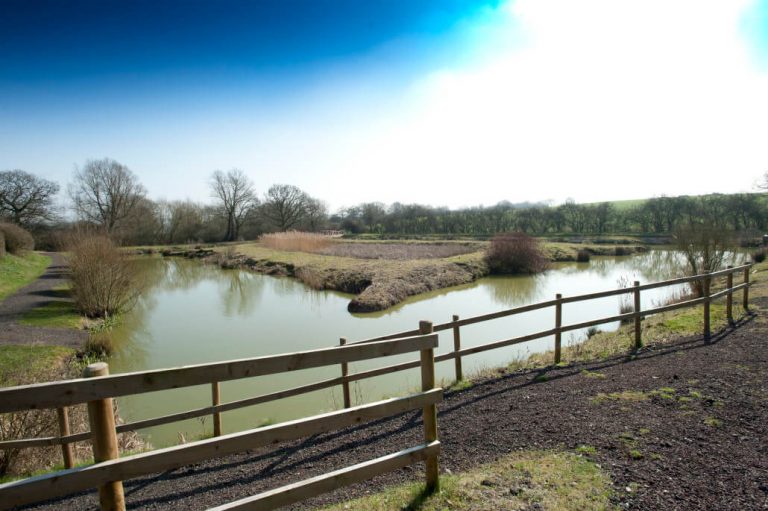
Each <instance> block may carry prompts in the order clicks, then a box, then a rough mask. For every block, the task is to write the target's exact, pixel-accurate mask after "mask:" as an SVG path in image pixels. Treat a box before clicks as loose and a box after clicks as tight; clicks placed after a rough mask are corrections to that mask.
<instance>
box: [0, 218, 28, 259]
mask: <svg viewBox="0 0 768 511" xmlns="http://www.w3.org/2000/svg"><path fill="white" fill-rule="evenodd" d="M2 239H4V240H5V241H4V246H3V248H2V250H0V253H3V252H8V253H10V254H13V255H19V254H23V253H24V252H28V251H30V250H32V249H34V248H35V240H34V239H33V238H32V235H31V234H29V232H28V231H27V230H25V229H22V228H21V227H19V226H18V225H16V224H9V223H7V222H0V240H2Z"/></svg>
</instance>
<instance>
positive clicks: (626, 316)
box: [0, 264, 751, 507]
mask: <svg viewBox="0 0 768 511" xmlns="http://www.w3.org/2000/svg"><path fill="white" fill-rule="evenodd" d="M750 269H751V264H745V265H741V266H738V267H728V268H727V269H725V270H721V271H717V272H711V273H706V274H701V275H696V276H692V277H682V278H677V279H671V280H666V281H662V282H656V283H651V284H645V285H640V283H639V282H637V281H636V282H634V285H633V286H632V287H628V288H621V289H615V290H609V291H602V292H597V293H590V294H583V295H577V296H570V297H563V296H562V295H560V294H558V295H556V297H555V299H554V300H548V301H544V302H539V303H535V304H530V305H525V306H522V307H516V308H512V309H507V310H503V311H499V312H494V313H489V314H482V315H479V316H474V317H470V318H465V319H460V318H459V316H458V315H454V316H453V318H452V321H449V322H446V323H441V324H437V325H434V326H432V324H431V323H429V322H423V324H420V325H419V328H418V329H415V330H408V331H404V332H397V333H394V334H389V335H384V336H380V337H375V338H371V339H363V340H359V341H355V342H347V340H346V339H344V338H342V339H341V340H340V346H338V347H333V348H325V349H321V350H313V351H308V352H298V353H291V354H285V355H277V356H268V357H256V358H250V359H243V360H234V361H229V362H220V363H213V364H199V365H193V366H186V367H180V368H174V369H160V370H151V371H140V372H134V373H125V374H119V375H113V376H97V377H95V378H84V379H79V380H69V381H63V382H51V383H41V384H34V385H26V386H20V387H11V388H6V389H0V413H12V412H18V411H23V410H32V409H39V408H54V409H56V410H57V413H58V415H59V426H60V431H59V433H60V434H59V436H56V437H45V438H27V439H17V440H8V441H3V442H0V449H20V448H28V447H40V446H56V445H59V446H62V456H63V459H64V464H65V466H66V467H67V468H71V467H72V464H73V459H72V458H73V457H72V452H71V445H70V444H72V443H73V442H80V441H88V440H94V439H95V438H96V437H97V436H98V435H99V434H100V433H99V432H98V431H96V428H95V427H94V426H92V431H90V432H85V433H78V434H71V433H70V431H69V424H68V407H70V406H72V405H74V404H79V403H86V402H102V401H103V400H107V399H111V398H113V397H120V396H125V395H131V394H139V393H145V392H153V391H157V390H165V389H173V388H179V387H186V386H194V385H203V384H205V385H210V389H211V406H206V407H202V408H197V409H193V410H188V411H185V412H180V413H174V414H169V415H165V416H162V417H155V418H151V419H145V420H139V421H135V422H131V423H127V424H119V425H117V426H115V425H109V424H107V425H106V426H105V427H104V428H103V429H106V430H108V431H110V432H111V434H112V435H114V434H116V433H124V432H128V431H134V430H138V429H142V428H147V427H150V426H155V425H160V424H168V423H172V422H177V421H181V420H185V419H189V418H194V417H204V416H212V417H213V420H214V438H213V439H212V440H213V441H215V439H217V438H229V437H230V436H231V435H225V436H221V431H222V427H221V423H222V417H221V414H222V413H223V412H226V411H229V410H235V409H238V408H243V407H247V406H253V405H257V404H260V403H266V402H269V401H275V400H279V399H284V398H287V397H290V396H296V395H300V394H305V393H308V392H313V391H316V390H320V389H324V388H330V387H337V386H341V387H342V390H343V395H344V407H345V409H347V410H358V411H359V410H363V409H365V408H364V407H365V406H369V405H364V407H363V408H361V407H352V406H351V398H350V395H351V392H350V387H349V385H350V383H352V382H355V381H360V380H364V379H368V378H373V377H376V376H381V375H384V374H390V373H394V372H398V371H404V370H407V369H412V368H416V367H422V384H423V389H424V390H425V391H427V390H428V389H427V387H425V386H424V385H426V384H424V381H429V375H428V374H427V375H425V374H424V371H425V369H424V367H425V360H424V354H423V353H424V350H426V349H427V348H423V347H422V348H420V349H421V350H422V359H421V360H413V361H409V362H403V363H398V364H394V365H390V366H385V367H379V368H376V369H370V370H366V371H361V372H358V373H352V374H350V373H349V366H348V364H349V363H350V362H355V361H360V360H367V359H374V358H379V357H384V356H390V355H396V354H403V353H408V352H411V351H417V350H414V349H411V348H412V343H413V342H416V341H418V340H419V339H421V340H423V339H432V338H434V339H435V346H433V347H432V348H429V350H430V352H431V353H432V355H431V357H432V360H433V362H435V363H436V362H443V361H448V360H454V365H455V376H456V379H457V380H461V379H463V377H464V375H463V374H462V363H461V361H462V357H465V356H468V355H472V354H475V353H481V352H484V351H488V350H493V349H498V348H502V347H505V346H511V345H515V344H521V343H524V342H528V341H531V340H535V339H540V338H545V337H550V336H554V343H555V344H554V360H553V361H554V363H559V362H560V359H561V352H562V350H561V338H562V334H563V333H564V332H569V331H574V330H580V329H583V328H587V327H592V326H596V325H601V324H605V323H613V322H616V321H627V322H633V323H634V341H633V345H632V346H631V347H632V348H638V347H640V346H641V345H642V336H641V328H640V326H641V319H642V318H643V317H646V316H649V315H652V314H658V313H661V312H666V311H670V310H674V309H679V308H684V307H693V306H696V305H700V304H703V305H704V308H703V328H702V330H703V335H704V336H705V337H706V338H708V337H709V336H710V329H711V327H710V305H711V303H712V301H714V300H716V299H719V298H722V297H725V298H726V315H727V318H728V322H729V323H730V324H733V295H734V293H736V292H737V291H740V290H742V291H743V298H742V306H743V308H744V310H748V306H749V286H750V282H749V272H750ZM737 273H743V279H744V281H743V283H741V284H738V285H734V284H733V280H734V279H733V276H734V274H737ZM722 277H725V279H726V282H725V288H724V289H722V290H720V291H718V292H716V293H711V287H712V282H713V280H714V279H717V278H722ZM697 281H701V282H702V286H701V288H702V291H703V292H702V296H700V297H699V298H695V299H690V300H685V301H682V302H678V303H672V304H669V305H663V306H659V307H654V308H650V309H646V310H641V307H640V303H641V301H640V296H641V293H642V291H644V290H649V289H655V288H659V287H668V286H677V285H680V284H688V283H691V282H697ZM623 295H631V296H632V297H633V298H634V300H633V305H634V307H633V310H632V311H631V312H627V313H622V314H618V315H614V316H609V317H604V318H599V319H594V320H590V321H584V322H580V323H574V324H568V325H563V324H562V312H563V308H564V305H567V304H571V303H577V302H583V301H588V300H594V299H599V298H604V297H610V296H623ZM548 307H554V309H555V310H554V315H553V328H551V329H547V330H544V331H539V332H536V333H532V334H528V335H523V336H518V337H514V338H511V339H502V340H497V341H493V342H489V343H486V344H482V345H479V346H473V347H469V348H462V347H461V327H463V326H467V325H472V324H476V323H482V322H486V321H492V320H494V319H499V318H504V317H508V316H513V315H517V314H522V313H524V312H529V311H534V310H539V309H544V308H548ZM425 329H426V330H425ZM445 330H452V331H453V341H454V342H453V351H452V352H449V353H445V354H442V355H439V356H434V353H433V351H432V350H433V349H434V347H436V346H437V341H436V338H437V337H436V335H433V334H432V333H433V332H440V331H445ZM425 333H429V334H430V335H428V336H426V337H425V336H424V335H425ZM413 336H416V337H413ZM409 337H413V339H408V338H409ZM414 339H415V341H414ZM366 347H368V348H366ZM331 359H333V360H335V361H334V362H329V360H331ZM334 364H338V365H339V366H340V375H339V376H338V377H335V378H330V379H326V380H321V381H317V382H313V383H310V384H305V385H301V386H297V387H293V388H289V389H285V390H280V391H277V392H272V393H270V394H264V395H260V396H254V397H250V398H246V399H241V400H237V401H231V402H227V403H222V402H221V393H220V383H221V382H223V381H228V380H234V379H242V378H252V377H257V376H262V375H266V374H276V373H278V372H281V371H289V370H291V371H292V370H296V369H300V368H302V369H303V368H311V367H321V366H327V365H334ZM425 378H426V379H425ZM431 379H432V381H433V383H432V386H434V367H433V369H432V376H431ZM420 403H421V404H420V405H419V406H421V405H423V406H424V407H425V410H426V406H434V403H430V404H428V405H427V404H424V403H423V402H420ZM374 405H376V403H374ZM366 410H367V409H366ZM387 410H391V408H387ZM90 411H91V410H90V407H89V412H90ZM369 411H370V410H369ZM94 413H96V412H95V411H94ZM333 413H336V412H332V414H333ZM332 414H331V415H332ZM426 414H427V412H426V411H425V418H427V417H426ZM102 415H103V414H102ZM365 417H366V418H370V417H368V416H367V415H366V416H365ZM310 419H312V418H310ZM310 419H302V420H310ZM112 420H113V421H114V417H113V419H112ZM302 420H300V421H291V422H288V423H284V424H293V423H296V422H301V421H302ZM427 422H429V420H428V418H427V420H426V421H425V426H426V427H427V429H429V427H430V426H428V425H427ZM279 426H280V425H278V426H274V427H273V426H270V427H269V428H271V429H269V431H272V430H274V429H275V428H277V427H279ZM264 429H265V428H261V429H258V430H249V431H250V432H252V431H262V430H264ZM245 434H246V435H247V434H249V432H245ZM235 435H239V433H236V434H235ZM434 437H435V439H436V430H435V433H434ZM425 438H426V440H425V442H427V443H426V444H425V445H426V446H427V447H424V449H425V450H424V451H418V454H414V453H411V454H408V455H405V454H403V457H398V458H397V460H399V461H395V460H394V459H393V460H389V461H387V462H386V463H385V462H382V465H381V466H384V465H386V466H395V465H397V463H400V462H403V461H404V460H406V459H408V460H412V459H415V458H419V457H424V456H426V457H427V458H429V459H432V455H431V454H429V456H427V454H425V453H427V452H429V453H432V452H433V451H434V450H435V449H436V448H437V447H436V446H432V447H429V446H430V445H432V440H429V438H430V437H429V436H428V437H425ZM204 442H208V441H204ZM197 444H198V443H197V442H196V443H195V444H188V445H197ZM238 445H239V444H238ZM177 448H178V447H174V448H170V449H177ZM430 449H431V450H430ZM95 450H99V451H104V450H107V451H109V449H103V448H100V447H99V448H96V447H95ZM164 451H165V450H164V449H161V450H156V451H152V452H150V453H147V454H144V455H138V456H139V457H140V458H139V459H144V458H142V457H146V456H148V455H150V458H151V455H152V453H158V452H164ZM218 455H221V454H218ZM100 458H101V459H105V458H104V456H99V455H97V456H96V458H95V459H97V460H99V459H100ZM133 458H135V457H131V459H133ZM125 459H128V458H125ZM153 459H154V458H153ZM107 463H111V464H113V465H114V463H116V462H113V461H110V462H107ZM100 465H102V463H97V464H96V465H93V467H98V466H100ZM139 465H140V466H141V464H140V463H139ZM150 465H151V466H152V467H154V468H155V469H157V466H156V465H154V464H151V463H150ZM109 466H112V465H109ZM118 466H123V465H119V464H118ZM358 468H359V470H357V469H356V470H355V471H352V472H349V473H348V472H343V473H339V474H337V476H338V477H335V479H334V478H332V479H333V480H334V481H348V480H349V481H352V480H358V479H355V477H362V476H363V475H364V474H370V473H371V471H372V470H374V468H372V466H369V465H365V466H361V467H358ZM94 470H96V469H95V468H94V469H89V472H88V473H91V472H93V471H94ZM128 473H129V474H134V475H131V476H130V477H135V473H134V472H128ZM435 473H436V471H435ZM118 474H121V477H122V474H123V472H119V471H118ZM97 479H98V478H91V479H86V480H87V481H88V482H93V481H96V480H97ZM429 479H430V478H429V477H428V481H429ZM121 480H122V479H121ZM99 484H101V483H99ZM328 484H330V483H329V482H322V481H317V482H315V483H312V485H310V486H308V487H304V486H301V488H303V489H302V490H296V492H297V493H292V494H293V495H299V494H304V493H302V492H310V493H311V491H314V490H311V491H310V490H309V489H308V488H314V489H315V490H317V489H318V488H326V487H327V485H328ZM14 488H25V486H24V481H22V482H20V483H10V485H2V486H0V496H2V495H4V494H5V492H11V494H13V492H14V491H15V490H14ZM78 488H79V487H78ZM33 495H34V493H33ZM38 497H39V495H38ZM46 498H47V497H46ZM275 498H276V497H275ZM278 500H279V499H278ZM4 502H5V499H0V507H2V506H3V505H4V504H3V503H4ZM9 502H10V501H9ZM281 502H282V501H281Z"/></svg>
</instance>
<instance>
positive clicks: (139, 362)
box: [110, 250, 681, 446]
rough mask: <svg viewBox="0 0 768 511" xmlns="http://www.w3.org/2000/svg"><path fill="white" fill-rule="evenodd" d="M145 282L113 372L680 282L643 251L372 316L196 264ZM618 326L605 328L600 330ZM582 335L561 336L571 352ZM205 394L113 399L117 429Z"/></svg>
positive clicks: (536, 345) (547, 313) (233, 427)
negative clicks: (626, 286)
mask: <svg viewBox="0 0 768 511" xmlns="http://www.w3.org/2000/svg"><path fill="white" fill-rule="evenodd" d="M140 264H141V266H142V268H143V272H144V273H145V275H146V276H147V278H148V280H149V281H151V282H152V285H151V286H150V287H149V289H148V290H147V292H146V293H145V294H144V296H143V298H142V300H141V302H140V303H139V304H138V306H137V307H136V308H135V310H134V311H132V312H131V314H129V315H128V316H127V317H126V320H125V322H124V324H123V325H122V326H121V327H120V328H118V329H117V331H116V332H115V335H114V341H115V344H116V354H115V355H114V357H113V358H112V360H111V361H110V368H111V371H112V373H119V372H128V371H138V370H144V369H155V368H166V367H175V366H181V365H186V364H196V363H203V362H215V361H222V360H228V359H234V358H244V357H254V356H261V355H269V354H276V353H284V352H292V351H300V350H308V349H315V348H322V347H328V346H333V345H337V344H338V340H339V337H346V338H347V339H349V340H350V341H352V340H356V339H363V338H369V337H374V336H378V335H383V334H387V333H392V332H397V331H402V330H409V329H414V328H417V327H418V322H419V320H430V321H433V322H434V323H442V322H445V321H449V320H451V316H452V315H453V314H458V315H460V316H461V317H462V318H466V317H470V316H474V315H479V314H485V313H489V312H494V311H498V310H503V309H508V308H511V307H516V306H520V305H524V304H529V303H534V302H538V301H543V300H549V299H551V298H554V296H555V294H556V293H562V294H563V295H564V296H572V295H577V294H584V293H589V292H595V291H604V290H608V289H615V288H617V287H618V282H619V281H620V280H624V281H628V282H629V283H631V282H632V281H634V280H640V281H641V282H643V283H647V282H655V281H659V280H664V279H668V278H672V277H675V276H679V275H680V273H681V270H680V260H679V257H678V256H677V255H676V254H675V253H674V252H670V251H665V250H654V251H651V252H648V253H646V254H640V255H635V256H627V257H610V258H594V259H593V260H592V261H591V262H590V263H561V264H556V265H555V266H554V267H553V268H552V269H551V270H549V271H547V272H545V273H543V274H540V275H535V276H517V277H489V278H483V279H480V280H478V281H477V282H475V283H472V284H468V285H464V286H457V287H453V288H449V289H443V290H439V291H435V292H432V293H428V294H425V295H420V296H418V297H414V298H412V299H409V300H408V301H406V302H405V303H403V304H400V305H399V306H397V307H394V308H392V309H389V310H387V311H384V312H380V313H376V314H366V315H362V314H358V315H353V314H350V313H348V312H347V303H348V301H349V300H350V298H351V296H350V295H345V294H342V293H336V292H330V291H315V290H312V289H310V288H308V287H306V286H304V285H303V284H301V283H300V282H298V281H296V280H294V279H290V278H278V277H269V276H263V275H258V274H253V273H248V272H245V271H239V270H220V269H218V268H217V267H214V266H209V265H204V264H201V263H199V262H195V261H187V260H181V259H157V258H147V259H144V260H142V261H141V262H140ZM671 291H672V290H670V289H657V290H651V291H648V292H647V293H645V292H644V294H643V307H648V306H651V305H653V303H657V302H660V301H661V300H663V299H664V298H665V297H666V296H668V295H669V293H670V292H671ZM618 308H619V298H618V297H610V298H605V299H600V300H593V301H590V302H582V303H574V304H567V305H565V306H564V307H563V322H564V324H568V323H575V322H579V321H586V320H589V319H596V318H599V317H605V316H609V315H613V314H616V313H618ZM553 326H554V310H553V309H552V308H548V309H544V310H540V311H534V312H530V313H526V314H523V315H519V316H514V317H510V318H504V319H499V320H494V321H490V322H486V323H480V324H477V325H470V326H467V327H464V328H462V347H469V346H475V345H479V344H485V343H487V342H491V341H494V340H501V339H507V338H511V337H515V336H518V335H524V334H527V333H533V332H536V331H539V330H546V329H549V328H552V327H553ZM617 327H618V325H616V324H614V325H604V326H603V327H601V329H603V330H610V329H615V328H617ZM584 336H585V333H584V332H574V333H572V334H570V335H568V334H566V335H564V342H579V341H580V340H582V339H583V338H584ZM452 343H453V341H452V334H451V332H443V333H441V334H440V348H439V349H438V351H437V353H444V352H447V351H450V349H451V346H452ZM552 345H553V340H552V339H551V338H549V339H540V340H536V341H531V342H529V343H526V344H522V345H519V346H511V347H507V348H501V349H498V350H493V351H489V352H485V353H480V354H476V355H471V356H469V357H466V358H464V371H465V374H471V373H472V372H473V371H477V370H479V369H482V368H486V367H495V366H501V365H505V364H507V363H509V362H510V361H512V360H513V359H517V358H520V357H524V356H527V354H529V353H532V352H536V351H543V350H546V349H551V347H552ZM414 358H416V357H415V356H414V354H411V355H403V356H399V357H390V358H387V359H382V360H378V361H368V362H366V363H357V364H352V367H351V368H350V371H351V372H355V371H359V370H361V369H364V368H373V367H379V366H383V365H389V364H393V363H396V362H398V361H405V360H409V359H414ZM338 375H339V368H338V367H327V368H320V369H312V370H305V371H300V372H292V373H289V374H284V375H275V376H268V377H261V378H253V379H249V380H240V381H235V382H225V383H223V384H222V400H223V402H227V401H231V400H236V399H243V398H246V397H251V396H254V395H259V394H264V393H269V392H273V391H276V390H281V389H285V388H290V387H293V386H297V385H301V384H304V383H311V382H313V381H317V380H320V379H325V378H332V377H335V376H338ZM453 376H454V375H453V362H452V361H448V362H443V363H441V364H438V367H437V378H438V380H440V379H444V380H445V381H446V382H450V381H451V380H452V379H453ZM418 385H419V379H418V374H417V372H416V370H414V371H407V372H402V373H397V374H393V375H387V376H382V377H379V378H376V379H371V380H366V381H363V382H359V383H356V384H353V394H354V396H353V398H354V400H355V402H356V403H360V402H367V401H372V400H375V399H380V398H382V397H383V396H392V395H397V394H401V393H404V392H406V391H407V390H409V389H413V388H416V387H417V386H418ZM210 399H211V396H210V387H209V386H201V387H192V388H186V389H177V390H172V391H163V392H157V393H151V394H144V395H140V396H132V397H126V398H121V399H120V400H119V404H120V411H121V414H122V416H123V418H124V419H125V420H126V421H134V420H139V419H144V418H150V417H156V416H160V415H165V414H169V413H174V412H180V411H185V410H188V409H191V408H196V407H202V406H207V405H210ZM340 403H341V395H340V391H339V389H328V390H325V391H319V392H313V393H311V394H305V395H303V396H296V397H293V398H289V399H284V400H281V401H277V402H273V403H266V404H262V405H257V406H254V407H249V408H245V409H241V410H235V411H231V412H226V413H224V414H223V423H224V429H225V431H226V432H232V431H238V430H243V429H247V428H250V427H255V426H258V425H261V424H263V423H265V422H274V421H283V420H288V419H291V418H296V417H300V416H305V415H309V414H312V413H317V412H321V411H328V410H333V409H336V408H338V407H339V406H340ZM210 429H211V420H210V418H207V419H206V420H200V419H193V420H188V421H184V422H178V423H174V424H170V425H165V426H158V427H154V428H149V429H148V430H145V431H143V433H144V434H145V436H147V437H148V439H149V441H150V442H151V443H152V444H153V445H155V446H164V445H169V444H173V443H176V442H177V441H178V440H179V437H180V434H181V435H183V436H184V437H185V438H186V439H187V440H189V439H190V438H194V437H195V436H198V435H201V434H204V433H207V432H210Z"/></svg>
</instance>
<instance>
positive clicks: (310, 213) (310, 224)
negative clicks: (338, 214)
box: [304, 197, 328, 232]
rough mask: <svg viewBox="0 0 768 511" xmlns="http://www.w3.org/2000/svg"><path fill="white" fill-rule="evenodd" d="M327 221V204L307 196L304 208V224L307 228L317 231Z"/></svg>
mask: <svg viewBox="0 0 768 511" xmlns="http://www.w3.org/2000/svg"><path fill="white" fill-rule="evenodd" d="M327 221H328V206H326V205H325V203H324V202H323V201H321V200H320V199H315V198H313V197H307V199H306V205H305V210H304V225H306V228H307V230H309V231H312V232H314V231H317V230H319V229H321V228H322V227H324V226H325V224H326V222H327Z"/></svg>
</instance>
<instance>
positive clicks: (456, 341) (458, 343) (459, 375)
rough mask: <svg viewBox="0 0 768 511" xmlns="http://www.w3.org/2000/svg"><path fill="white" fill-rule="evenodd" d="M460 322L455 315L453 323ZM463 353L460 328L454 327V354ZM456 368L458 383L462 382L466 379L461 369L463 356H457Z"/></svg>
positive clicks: (455, 360)
mask: <svg viewBox="0 0 768 511" xmlns="http://www.w3.org/2000/svg"><path fill="white" fill-rule="evenodd" d="M458 320H459V316H457V315H456V314H454V315H453V322H454V323H455V322H457V321H458ZM419 328H421V325H419ZM459 351H461V334H460V333H459V326H458V325H454V326H453V352H454V353H458V352H459ZM454 362H455V367H456V381H461V380H463V379H464V371H462V369H461V355H456V358H455V359H454Z"/></svg>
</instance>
